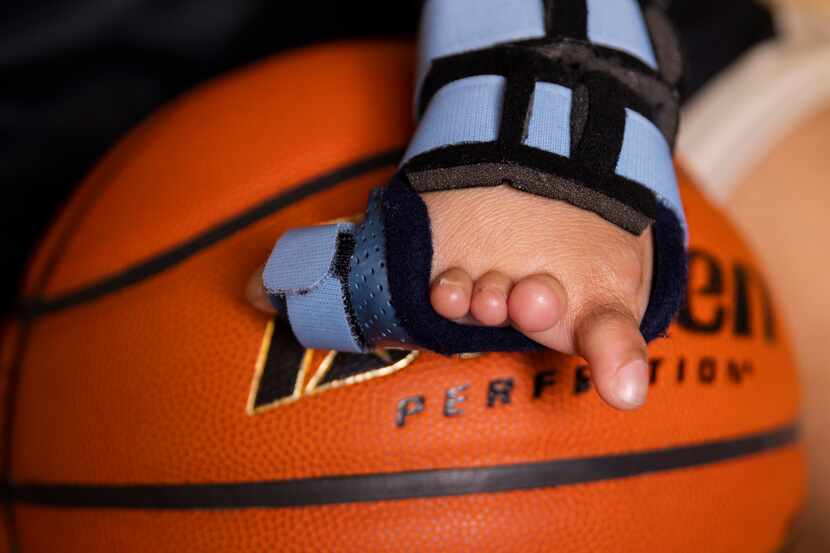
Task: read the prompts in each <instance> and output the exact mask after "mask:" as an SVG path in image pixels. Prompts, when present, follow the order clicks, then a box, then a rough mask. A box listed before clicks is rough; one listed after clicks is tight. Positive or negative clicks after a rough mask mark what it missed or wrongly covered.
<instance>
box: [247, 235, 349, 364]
mask: <svg viewBox="0 0 830 553" xmlns="http://www.w3.org/2000/svg"><path fill="white" fill-rule="evenodd" d="M354 228H355V225H353V224H349V223H342V224H337V225H320V226H314V227H307V228H299V229H291V230H289V231H288V232H286V233H285V234H283V235H282V237H281V238H280V239H279V241H278V242H277V244H276V246H274V249H273V251H272V252H271V256H270V257H269V258H268V261H267V262H266V264H265V271H264V272H263V276H262V280H263V284H264V286H265V290H266V291H267V292H268V294H270V295H278V296H284V297H285V303H286V306H287V308H288V319H289V320H290V321H291V329H292V330H293V331H294V335H295V336H296V337H297V340H298V341H299V342H300V343H301V344H303V345H305V346H312V347H315V348H320V349H334V350H337V351H347V352H361V351H363V347H362V345H361V344H360V341H359V340H358V339H357V337H356V336H355V335H354V332H353V331H352V327H351V325H350V324H349V314H348V311H347V309H348V308H347V305H346V302H345V299H344V291H343V283H342V281H341V280H340V278H338V275H337V272H336V267H335V266H334V263H335V262H336V260H337V253H338V252H337V246H338V237H339V235H340V234H341V233H347V234H353V233H354Z"/></svg>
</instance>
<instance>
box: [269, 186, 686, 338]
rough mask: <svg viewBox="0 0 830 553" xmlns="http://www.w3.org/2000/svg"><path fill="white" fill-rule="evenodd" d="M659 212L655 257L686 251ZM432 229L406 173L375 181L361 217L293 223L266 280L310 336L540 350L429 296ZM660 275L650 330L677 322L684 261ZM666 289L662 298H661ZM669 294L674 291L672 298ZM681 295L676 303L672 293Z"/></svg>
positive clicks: (646, 327)
mask: <svg viewBox="0 0 830 553" xmlns="http://www.w3.org/2000/svg"><path fill="white" fill-rule="evenodd" d="M668 213H669V212H668V211H667V210H665V209H663V210H660V211H659V212H658V221H657V223H656V227H658V228H659V229H660V230H661V231H662V232H661V236H666V237H669V239H668V240H663V239H657V240H655V243H656V246H655V259H656V260H662V259H664V258H668V259H675V260H676V259H680V258H681V257H682V256H679V255H678V253H680V254H682V252H683V246H682V243H681V242H680V241H679V239H678V237H679V233H678V230H679V229H676V228H671V226H672V225H673V224H675V220H674V219H673V218H671V217H666V215H667V214H668ZM431 265H432V234H431V229H430V221H429V215H428V212H427V209H426V205H425V204H424V202H423V200H422V199H421V197H420V195H419V194H418V193H417V192H416V191H415V190H414V189H413V188H412V187H411V186H410V185H409V184H408V183H407V182H406V181H405V180H403V179H401V178H395V179H394V180H393V181H392V182H391V183H390V184H389V185H388V186H387V187H386V188H384V189H377V190H375V191H373V193H372V196H371V199H370V202H369V208H368V209H367V211H366V217H365V219H364V221H363V223H361V224H360V225H358V226H355V225H351V224H339V225H323V226H317V227H310V228H307V229H297V230H292V231H289V232H287V233H286V234H285V235H283V237H282V238H281V239H280V240H279V241H278V242H277V244H276V246H275V247H274V251H273V252H272V254H271V256H270V257H269V259H268V263H267V264H266V267H265V272H264V279H263V280H264V285H265V288H266V290H267V291H268V293H269V296H270V297H271V299H272V301H274V303H275V305H287V306H288V308H287V310H284V311H281V314H282V315H283V316H285V317H286V318H287V319H288V321H289V323H290V325H291V328H292V330H293V331H294V334H295V335H296V337H297V339H298V340H299V342H300V343H301V344H303V345H304V346H306V347H310V348H318V349H336V350H338V351H346V352H366V351H370V350H372V349H374V348H378V347H390V346H392V347H407V348H427V349H430V350H432V351H436V352H438V353H444V354H455V353H467V352H487V351H531V350H536V349H540V348H541V346H540V345H539V344H537V343H535V342H533V341H532V340H530V339H528V338H527V337H525V336H524V335H522V334H521V333H519V332H518V331H516V330H515V329H513V328H511V327H479V326H469V325H462V324H458V323H455V322H453V321H450V320H447V319H445V318H444V317H442V316H441V315H439V314H438V313H436V312H435V310H434V309H433V308H432V305H431V303H430V301H429V288H430V282H429V277H430V270H431ZM667 267H668V269H669V270H666V271H663V272H662V273H661V275H660V276H655V281H654V282H653V283H652V292H651V298H650V302H649V307H648V309H647V311H646V314H645V316H644V318H643V321H642V323H641V325H640V331H641V332H642V334H643V336H644V337H645V339H646V340H648V341H650V340H652V339H654V338H656V337H657V336H659V335H660V334H661V333H662V332H663V331H664V330H665V328H666V326H668V324H669V321H670V320H671V316H672V314H673V313H674V312H675V311H676V310H677V307H678V306H679V298H681V297H682V284H681V283H682V282H684V281H685V272H684V271H685V264H683V263H680V264H676V265H672V264H669V265H667ZM657 298H662V299H660V300H658V299H657ZM666 298H674V299H671V300H670V301H668V302H667V301H666ZM672 302H674V303H672Z"/></svg>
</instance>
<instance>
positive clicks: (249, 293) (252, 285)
mask: <svg viewBox="0 0 830 553" xmlns="http://www.w3.org/2000/svg"><path fill="white" fill-rule="evenodd" d="M264 268H265V266H264V265H263V266H262V267H260V268H259V269H257V270H256V271H254V274H253V275H251V278H249V279H248V284H247V285H246V286H245V297H246V298H248V301H249V302H251V303H252V304H253V305H254V307H256V308H257V309H259V310H260V311H265V312H266V313H271V314H273V313H276V309H274V306H273V305H271V300H269V299H268V294H267V293H266V292H265V288H264V287H263V286H262V271H263V269H264Z"/></svg>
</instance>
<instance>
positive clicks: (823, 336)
mask: <svg viewBox="0 0 830 553" xmlns="http://www.w3.org/2000/svg"><path fill="white" fill-rule="evenodd" d="M828 144H830V105H827V106H826V107H825V108H824V109H823V111H821V112H820V113H818V114H814V115H811V116H810V117H809V118H808V119H807V120H805V121H803V122H802V123H801V124H800V125H799V126H798V127H797V128H796V129H795V130H794V131H793V132H791V133H790V135H789V136H788V137H786V138H785V139H784V140H782V141H781V143H780V144H778V145H777V146H776V148H775V149H774V150H773V151H772V152H770V153H769V155H768V157H767V159H765V160H764V161H763V162H762V163H761V164H760V165H759V166H758V167H756V168H755V170H754V171H753V172H752V173H751V174H750V175H748V176H747V178H745V179H744V180H743V182H742V183H741V184H740V185H739V186H738V187H737V188H736V189H735V191H734V192H733V194H732V196H731V197H730V198H729V199H728V201H727V204H726V206H725V207H726V209H727V211H728V212H730V214H731V215H732V217H733V219H734V220H735V221H736V222H737V223H738V224H739V225H740V226H741V227H742V228H743V229H744V231H745V235H746V236H747V238H748V239H749V240H750V242H752V244H753V246H755V247H754V249H755V252H756V253H757V254H758V256H759V257H760V258H761V260H762V261H763V266H764V267H765V269H766V271H765V272H766V275H767V278H768V279H769V281H770V284H771V287H772V289H773V291H774V292H775V294H776V296H777V297H776V299H777V300H778V301H777V305H778V307H779V309H780V310H781V316H782V318H783V319H784V320H785V321H786V322H788V325H787V326H788V327H789V329H790V337H791V339H792V341H793V344H794V346H795V348H794V349H795V351H796V354H797V356H798V358H797V360H798V363H799V366H800V369H801V380H802V382H801V384H802V390H803V396H802V401H803V409H804V415H803V421H802V430H803V435H804V439H805V443H806V444H807V453H808V460H809V464H810V472H811V482H810V487H809V490H810V498H809V508H808V510H807V518H806V520H805V522H806V524H805V527H804V533H803V536H802V538H801V539H800V541H799V543H798V546H797V547H796V551H798V552H799V553H802V552H803V553H807V552H818V551H826V550H827V549H826V548H827V544H829V543H830V528H828V526H827V521H828V520H830V478H828V477H827V475H828V474H830V447H828V446H827V444H830V410H828V409H827V396H828V394H829V393H830V372H828V370H827V368H828V366H830V348H828V344H830V279H828V278H827V276H826V275H827V274H828V273H830V219H828V217H827V213H828V206H830V187H828V178H830V177H829V176H830V156H828V155H827V154H828V153H830V150H828V148H827V145H828ZM796 244H797V245H798V247H793V246H794V245H796Z"/></svg>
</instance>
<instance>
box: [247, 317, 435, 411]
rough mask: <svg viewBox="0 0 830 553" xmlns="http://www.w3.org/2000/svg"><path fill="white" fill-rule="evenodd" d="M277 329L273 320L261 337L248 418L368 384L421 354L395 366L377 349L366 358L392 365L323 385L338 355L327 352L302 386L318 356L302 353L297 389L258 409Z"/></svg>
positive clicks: (310, 352)
mask: <svg viewBox="0 0 830 553" xmlns="http://www.w3.org/2000/svg"><path fill="white" fill-rule="evenodd" d="M275 326H276V325H275V324H274V320H273V319H271V320H269V321H268V324H267V325H266V326H265V333H264V335H263V337H262V344H261V345H260V349H259V355H258V356H257V360H256V367H255V370H254V378H253V381H252V382H251V390H250V392H249V393H248V403H247V406H246V408H245V411H246V412H247V413H248V415H258V414H260V413H263V412H265V411H270V410H271V409H274V408H276V407H280V406H283V405H288V404H290V403H294V402H295V401H298V400H300V399H301V398H302V397H303V396H310V395H315V394H319V393H322V392H326V391H328V390H333V389H335V388H342V387H344V386H349V385H352V384H359V383H361V382H366V381H368V380H373V379H375V378H380V377H383V376H388V375H390V374H393V373H396V372H398V371H399V370H401V369H403V368H405V367H407V366H409V365H410V364H412V362H413V361H415V359H416V358H417V357H418V355H419V354H420V352H419V351H410V352H409V353H408V354H407V355H406V356H405V357H404V358H402V359H399V360H398V361H396V362H394V363H393V362H392V357H391V356H390V355H389V353H388V351H387V350H385V349H377V350H375V351H373V352H372V353H369V354H366V356H367V357H368V356H370V355H373V356H375V357H377V358H379V359H380V360H382V361H384V362H387V363H390V364H389V365H386V366H384V367H380V368H378V369H374V370H371V371H367V372H364V373H360V374H356V375H354V376H350V377H347V378H341V379H339V380H333V381H332V382H327V383H325V384H320V382H321V381H322V380H323V378H325V376H326V374H327V373H328V372H329V370H330V369H331V367H332V366H333V365H334V361H335V359H336V357H337V355H338V352H336V351H333V350H331V351H328V352H327V353H326V355H325V357H323V360H322V361H320V364H319V365H318V366H317V367H316V368H315V369H314V372H313V373H312V376H311V378H310V379H309V381H308V384H306V385H305V386H303V383H304V382H305V378H306V375H308V374H310V370H311V369H312V367H311V364H312V362H313V360H314V357H315V355H314V354H315V350H313V349H306V350H305V353H304V354H303V358H302V360H301V361H300V366H299V367H297V377H296V380H295V381H294V390H293V392H292V394H291V395H290V396H287V397H283V398H280V399H278V400H276V401H272V402H271V403H266V404H264V405H259V406H255V402H256V397H257V393H258V392H259V387H260V384H261V382H262V376H263V373H264V371H265V365H266V362H267V360H268V353H269V352H270V350H271V344H272V339H273V337H274V331H275Z"/></svg>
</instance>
